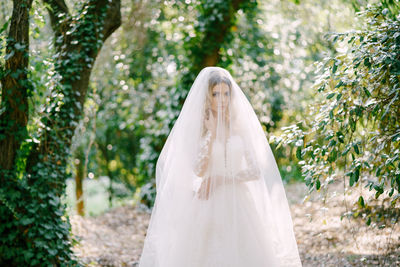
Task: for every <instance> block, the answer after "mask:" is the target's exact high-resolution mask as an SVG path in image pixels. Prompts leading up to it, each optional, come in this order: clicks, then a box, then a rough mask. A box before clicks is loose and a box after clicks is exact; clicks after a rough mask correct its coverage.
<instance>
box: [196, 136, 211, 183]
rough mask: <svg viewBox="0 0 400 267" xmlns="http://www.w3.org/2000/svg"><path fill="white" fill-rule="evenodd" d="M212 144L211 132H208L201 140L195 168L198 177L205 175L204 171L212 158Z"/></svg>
mask: <svg viewBox="0 0 400 267" xmlns="http://www.w3.org/2000/svg"><path fill="white" fill-rule="evenodd" d="M210 142H211V132H210V131H207V132H206V134H205V135H204V137H203V138H202V140H201V143H200V148H199V152H198V155H197V159H196V163H195V167H194V173H195V174H196V175H197V176H202V174H203V173H204V171H205V170H206V168H207V164H206V163H207V162H208V160H209V158H210V152H209V149H210Z"/></svg>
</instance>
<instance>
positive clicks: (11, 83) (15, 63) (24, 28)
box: [0, 0, 32, 170]
mask: <svg viewBox="0 0 400 267" xmlns="http://www.w3.org/2000/svg"><path fill="white" fill-rule="evenodd" d="M31 6H32V0H14V7H13V13H12V17H11V25H10V30H9V33H8V38H7V48H6V62H5V66H4V67H2V75H1V76H2V78H1V85H2V92H1V108H2V109H4V112H3V113H1V115H0V151H1V153H0V169H2V170H11V169H12V168H13V166H14V162H15V159H16V155H17V151H18V150H19V147H20V145H21V142H22V141H23V140H24V138H25V136H26V125H27V123H28V110H29V109H28V96H29V94H30V90H29V89H30V87H31V86H30V83H29V82H28V77H27V74H28V62H29V58H28V57H29V10H30V9H31Z"/></svg>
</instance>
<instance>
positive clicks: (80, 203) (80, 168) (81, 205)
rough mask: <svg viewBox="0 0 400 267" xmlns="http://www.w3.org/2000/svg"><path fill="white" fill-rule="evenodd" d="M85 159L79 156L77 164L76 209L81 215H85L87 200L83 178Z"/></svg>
mask: <svg viewBox="0 0 400 267" xmlns="http://www.w3.org/2000/svg"><path fill="white" fill-rule="evenodd" d="M83 163H84V161H83V159H82V158H81V157H80V158H77V159H76V164H75V169H76V173H75V196H76V211H77V213H78V214H79V215H80V216H85V202H84V199H83V198H84V196H83V186H82V185H83V179H84V178H85V177H84V175H85V174H84V172H85V171H84V167H85V166H84V164H83Z"/></svg>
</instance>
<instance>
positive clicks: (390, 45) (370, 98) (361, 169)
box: [278, 5, 400, 227]
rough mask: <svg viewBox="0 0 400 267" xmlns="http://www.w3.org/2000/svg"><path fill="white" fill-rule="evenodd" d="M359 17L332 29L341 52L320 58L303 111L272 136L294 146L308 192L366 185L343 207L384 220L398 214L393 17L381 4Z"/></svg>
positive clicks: (399, 63) (399, 37) (398, 85)
mask: <svg viewBox="0 0 400 267" xmlns="http://www.w3.org/2000/svg"><path fill="white" fill-rule="evenodd" d="M360 17H361V18H362V19H363V20H364V21H365V24H364V28H363V29H361V30H360V31H352V32H348V33H343V34H334V35H332V37H331V38H332V40H333V41H334V42H337V43H338V45H339V46H340V47H341V48H342V50H345V52H341V53H338V54H337V55H336V56H334V57H328V58H326V60H325V61H324V62H322V63H321V64H320V71H321V72H320V73H321V75H320V76H319V79H318V80H317V83H316V88H317V90H318V94H319V97H320V98H319V99H320V100H319V101H318V102H317V103H316V104H315V105H313V106H312V108H311V109H310V114H309V119H308V120H304V121H302V122H301V123H299V124H296V125H292V126H290V127H286V128H285V134H283V135H282V136H281V137H280V138H279V139H278V141H279V142H280V143H281V144H290V145H293V146H294V147H296V149H295V151H296V155H297V158H298V159H299V160H300V164H301V165H302V172H303V175H304V179H305V183H306V185H307V186H308V187H309V189H310V192H312V191H314V190H317V191H320V190H323V191H324V192H326V191H327V188H328V187H329V185H330V184H331V183H333V182H336V181H340V180H343V182H344V183H345V185H346V187H349V188H355V187H360V188H367V190H368V191H372V192H373V197H371V198H370V199H365V198H364V197H363V195H362V194H360V195H359V197H358V200H357V202H356V203H354V205H353V209H352V210H351V211H350V212H349V213H348V214H347V215H350V216H354V217H356V216H362V217H363V218H364V219H365V220H366V223H367V224H370V223H371V222H372V221H373V222H374V223H376V224H378V225H380V226H381V227H385V225H387V224H388V223H390V222H391V223H397V222H398V219H399V216H400V212H399V201H400V21H399V17H398V16H397V14H393V13H392V12H391V11H390V10H389V9H388V8H383V7H382V5H375V6H372V7H370V8H368V9H367V10H366V11H363V12H361V13H360ZM377 203H378V204H377ZM379 203H380V204H379ZM385 203H387V204H385Z"/></svg>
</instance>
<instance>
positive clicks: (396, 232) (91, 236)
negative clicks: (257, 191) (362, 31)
mask: <svg viewBox="0 0 400 267" xmlns="http://www.w3.org/2000/svg"><path fill="white" fill-rule="evenodd" d="M331 189H332V190H331ZM331 189H330V194H329V195H328V198H327V200H328V201H327V202H328V203H329V204H328V205H326V206H323V205H322V201H321V200H319V197H320V196H319V193H315V194H313V195H312V197H311V198H310V199H309V200H308V201H306V202H304V203H302V200H303V199H304V196H305V192H306V190H307V189H306V187H305V185H304V184H301V183H296V184H290V185H287V186H286V195H287V198H288V201H289V204H290V208H291V211H292V217H293V223H294V230H295V234H296V240H297V242H298V246H299V251H300V256H301V260H302V262H303V266H304V267H306V266H335V267H336V266H343V267H345V266H400V227H399V225H397V227H396V228H393V229H389V228H386V229H382V230H379V229H376V228H371V227H367V226H366V225H365V224H364V223H362V222H357V221H354V220H353V221H349V220H348V219H347V218H344V219H343V220H342V221H341V220H340V214H341V213H342V212H343V211H346V205H345V204H344V202H343V200H344V198H345V197H344V194H343V185H340V184H337V185H335V186H332V187H331ZM335 192H336V193H335ZM346 200H347V203H350V201H355V195H346ZM149 218H150V215H149V214H148V213H146V212H143V211H140V210H138V209H136V208H133V207H130V206H125V207H119V208H115V209H113V210H110V211H109V212H107V213H105V214H103V215H101V216H98V217H91V218H81V217H79V216H72V217H71V223H72V231H73V233H74V234H75V235H76V236H77V237H78V238H79V239H80V245H77V246H75V247H74V251H75V253H76V255H77V256H78V257H79V258H80V259H82V261H83V262H84V263H85V264H87V265H88V266H137V262H138V260H139V257H140V253H141V250H142V246H143V240H144V237H145V234H146V230H147V225H148V222H149Z"/></svg>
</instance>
